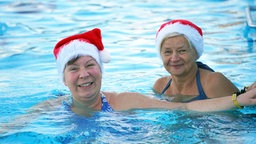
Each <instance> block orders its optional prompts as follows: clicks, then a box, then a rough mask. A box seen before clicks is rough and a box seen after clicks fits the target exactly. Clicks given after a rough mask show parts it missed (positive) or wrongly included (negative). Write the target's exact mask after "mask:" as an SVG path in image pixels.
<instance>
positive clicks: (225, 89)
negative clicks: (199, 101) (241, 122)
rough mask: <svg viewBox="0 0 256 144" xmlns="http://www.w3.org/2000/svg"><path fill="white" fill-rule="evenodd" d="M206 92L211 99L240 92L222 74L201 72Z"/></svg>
mask: <svg viewBox="0 0 256 144" xmlns="http://www.w3.org/2000/svg"><path fill="white" fill-rule="evenodd" d="M200 72H201V73H200V75H201V83H202V86H203V89H204V92H205V93H206V95H207V96H208V97H209V98H216V97H222V96H228V95H231V94H232V93H234V92H236V91H238V89H237V87H236V86H235V85H234V84H233V83H232V82H231V81H230V80H229V79H228V78H227V77H226V76H225V75H223V74H222V73H220V72H210V71H206V70H201V71H200Z"/></svg>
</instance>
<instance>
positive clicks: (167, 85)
mask: <svg viewBox="0 0 256 144" xmlns="http://www.w3.org/2000/svg"><path fill="white" fill-rule="evenodd" d="M171 82H172V79H170V80H169V81H168V83H167V84H166V86H165V87H164V89H163V90H162V92H161V94H160V95H163V94H164V93H165V91H166V90H167V89H168V88H169V86H170V85H171Z"/></svg>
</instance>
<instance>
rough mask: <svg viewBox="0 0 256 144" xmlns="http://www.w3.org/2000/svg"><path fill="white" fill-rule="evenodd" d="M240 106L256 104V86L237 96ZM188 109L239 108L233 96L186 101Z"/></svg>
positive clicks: (204, 110) (222, 109) (207, 110)
mask: <svg viewBox="0 0 256 144" xmlns="http://www.w3.org/2000/svg"><path fill="white" fill-rule="evenodd" d="M237 103H238V104H239V105H240V106H251V105H256V88H254V89H252V90H250V91H248V92H246V93H243V94H241V95H239V97H237ZM185 107H186V109H188V110H193V111H200V112H212V111H225V110H231V109H235V108H237V107H236V106H235V104H234V101H233V100H232V96H226V97H221V98H213V99H207V100H199V101H193V102H190V103H186V106H185Z"/></svg>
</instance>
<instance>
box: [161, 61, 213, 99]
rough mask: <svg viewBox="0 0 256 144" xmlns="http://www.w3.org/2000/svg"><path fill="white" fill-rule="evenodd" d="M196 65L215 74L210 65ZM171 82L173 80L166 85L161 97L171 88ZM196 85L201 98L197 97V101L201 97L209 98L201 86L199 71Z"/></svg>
mask: <svg viewBox="0 0 256 144" xmlns="http://www.w3.org/2000/svg"><path fill="white" fill-rule="evenodd" d="M196 64H197V66H198V68H202V69H206V70H209V71H212V72H214V70H213V69H212V68H210V67H209V66H208V65H206V64H204V63H202V62H196ZM171 82H172V79H170V80H169V82H168V83H167V84H166V86H165V87H164V89H163V90H162V92H161V94H160V96H161V95H163V94H164V93H165V91H166V90H167V89H168V88H169V86H170V85H171ZM196 84H197V88H198V92H199V96H198V97H196V98H195V99H198V98H199V97H200V98H204V99H206V98H207V96H206V95H205V93H204V90H203V88H202V85H201V82H200V75H199V69H198V70H197V73H196Z"/></svg>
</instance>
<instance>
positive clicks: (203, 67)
mask: <svg viewBox="0 0 256 144" xmlns="http://www.w3.org/2000/svg"><path fill="white" fill-rule="evenodd" d="M196 64H197V66H198V67H199V68H201V69H206V70H209V71H211V72H214V70H213V69H212V68H210V67H209V66H208V65H206V64H204V63H202V62H196Z"/></svg>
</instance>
